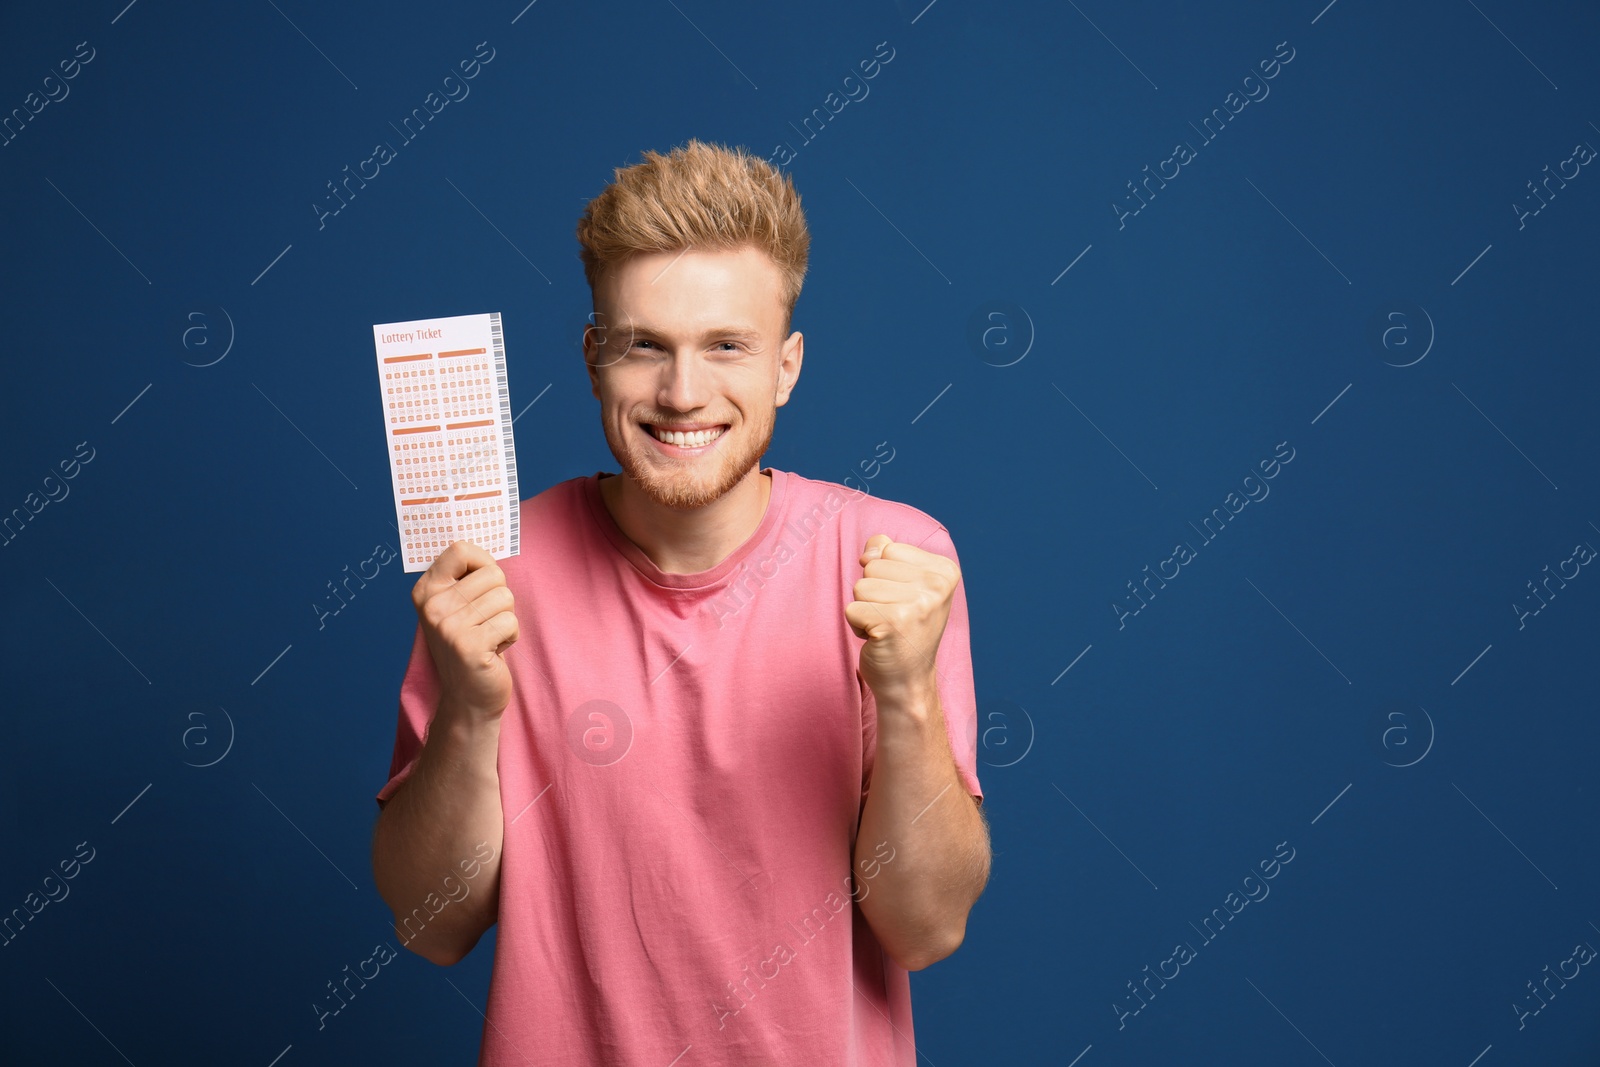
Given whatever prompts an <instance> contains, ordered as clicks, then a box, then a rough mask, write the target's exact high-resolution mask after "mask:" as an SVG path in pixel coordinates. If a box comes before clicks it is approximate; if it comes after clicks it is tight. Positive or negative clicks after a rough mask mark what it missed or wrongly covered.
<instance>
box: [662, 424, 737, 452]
mask: <svg viewBox="0 0 1600 1067" xmlns="http://www.w3.org/2000/svg"><path fill="white" fill-rule="evenodd" d="M650 431H651V432H652V433H653V434H655V436H656V438H657V439H658V440H662V441H666V442H667V443H668V444H674V445H679V446H681V447H684V448H698V447H700V446H701V445H707V444H710V443H711V442H712V441H715V440H716V439H717V438H719V437H721V436H722V434H723V430H722V429H721V428H719V429H715V430H695V431H694V432H693V433H679V432H677V431H663V430H659V429H657V428H656V427H654V426H652V427H651V428H650Z"/></svg>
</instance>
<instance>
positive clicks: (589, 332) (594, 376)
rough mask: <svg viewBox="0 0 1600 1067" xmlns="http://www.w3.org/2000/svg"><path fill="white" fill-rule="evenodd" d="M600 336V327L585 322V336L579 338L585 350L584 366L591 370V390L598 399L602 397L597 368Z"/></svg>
mask: <svg viewBox="0 0 1600 1067" xmlns="http://www.w3.org/2000/svg"><path fill="white" fill-rule="evenodd" d="M600 336H601V334H600V327H598V326H595V325H593V324H592V323H584V326H583V336H582V337H581V338H579V340H578V347H579V348H580V349H582V351H583V363H584V367H585V369H587V370H588V372H589V391H590V392H591V393H593V394H594V398H595V399H596V400H599V399H600V372H599V370H597V369H596V362H597V361H598V359H599V347H600V346H599V344H598V340H599V337H600Z"/></svg>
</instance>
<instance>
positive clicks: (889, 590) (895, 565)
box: [844, 534, 961, 701]
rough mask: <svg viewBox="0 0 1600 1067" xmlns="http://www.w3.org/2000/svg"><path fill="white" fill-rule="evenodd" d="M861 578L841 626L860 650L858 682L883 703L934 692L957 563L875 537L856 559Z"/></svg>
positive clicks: (883, 536) (956, 581)
mask: <svg viewBox="0 0 1600 1067" xmlns="http://www.w3.org/2000/svg"><path fill="white" fill-rule="evenodd" d="M860 562H861V564H862V571H863V574H864V577H862V578H861V579H860V580H858V581H857V582H856V584H855V586H854V587H853V592H854V595H855V600H853V601H852V602H851V603H849V604H847V605H846V606H845V609H844V615H845V621H846V622H848V623H849V624H850V629H851V630H852V631H854V632H855V635H856V636H857V637H860V638H863V639H864V640H865V641H866V642H867V643H866V644H865V645H862V646H861V666H860V670H861V678H862V680H863V681H865V682H866V683H867V687H868V688H869V689H871V690H872V693H873V695H874V696H876V697H878V698H879V699H880V701H881V700H883V699H886V698H899V697H909V696H920V695H924V694H927V693H931V692H933V690H934V685H935V681H936V676H937V671H936V669H935V667H934V655H935V654H936V653H937V652H938V651H939V641H940V639H941V638H943V637H944V627H945V623H946V622H948V621H949V619H950V602H951V600H952V598H953V597H954V596H955V591H956V586H957V585H958V584H959V583H960V581H961V570H960V568H959V567H957V566H956V562H955V560H953V559H951V558H950V557H949V556H941V555H939V554H938V553H937V552H929V551H927V550H926V549H922V548H918V547H917V546H916V545H908V544H904V543H902V542H899V541H895V540H893V539H892V538H890V537H889V535H888V534H873V535H872V536H871V537H870V538H868V539H867V543H866V547H865V548H864V549H863V550H862V552H861V556H860Z"/></svg>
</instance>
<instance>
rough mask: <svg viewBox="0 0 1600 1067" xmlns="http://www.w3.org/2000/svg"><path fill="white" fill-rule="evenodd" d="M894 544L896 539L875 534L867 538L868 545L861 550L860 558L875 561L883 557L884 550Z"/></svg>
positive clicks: (886, 535)
mask: <svg viewBox="0 0 1600 1067" xmlns="http://www.w3.org/2000/svg"><path fill="white" fill-rule="evenodd" d="M893 543H894V538H892V537H890V536H889V535H888V534H873V535H872V536H871V537H869V538H867V543H866V545H865V546H864V547H863V548H862V549H861V556H860V558H861V559H862V560H868V559H874V558H876V557H878V556H880V555H882V554H883V550H884V548H885V547H887V546H888V545H891V544H893Z"/></svg>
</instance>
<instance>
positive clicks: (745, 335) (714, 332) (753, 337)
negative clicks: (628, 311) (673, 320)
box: [613, 319, 761, 341]
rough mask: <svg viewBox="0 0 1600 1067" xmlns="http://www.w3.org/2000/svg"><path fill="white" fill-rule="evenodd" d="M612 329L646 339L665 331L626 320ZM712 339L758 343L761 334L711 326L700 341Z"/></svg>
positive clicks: (733, 327)
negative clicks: (728, 338)
mask: <svg viewBox="0 0 1600 1067" xmlns="http://www.w3.org/2000/svg"><path fill="white" fill-rule="evenodd" d="M613 329H615V330H618V331H621V330H627V331H629V332H630V333H632V334H634V335H635V336H638V335H644V336H647V337H662V336H664V335H665V333H666V331H665V330H658V329H656V328H654V327H652V326H650V325H649V324H648V323H643V322H634V321H632V320H628V319H625V320H623V321H622V322H619V323H617V325H616V326H614V327H613ZM713 337H730V338H735V339H737V340H740V341H760V340H761V333H760V331H758V330H754V329H751V328H749V327H746V326H713V327H712V328H710V329H709V330H706V331H705V332H704V333H703V334H701V338H700V339H701V340H703V341H709V340H711V339H712V338H713Z"/></svg>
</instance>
